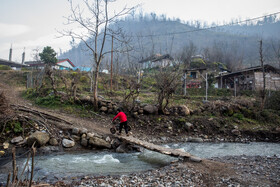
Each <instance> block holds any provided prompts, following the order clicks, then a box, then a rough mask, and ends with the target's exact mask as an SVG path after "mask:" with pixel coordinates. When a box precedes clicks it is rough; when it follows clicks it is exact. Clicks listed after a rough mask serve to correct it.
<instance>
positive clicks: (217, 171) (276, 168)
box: [54, 156, 280, 187]
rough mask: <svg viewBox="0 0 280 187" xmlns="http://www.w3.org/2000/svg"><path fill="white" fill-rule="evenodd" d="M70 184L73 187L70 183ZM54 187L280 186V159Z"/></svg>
mask: <svg viewBox="0 0 280 187" xmlns="http://www.w3.org/2000/svg"><path fill="white" fill-rule="evenodd" d="M69 182H70V183H69ZM54 185H55V186H67V185H68V186H79V187H87V186H275V187H276V186H279V185H280V157H277V156H272V157H261V156H253V157H249V156H236V157H232V156H227V157H222V158H212V159H210V160H204V161H203V162H202V163H190V162H177V163H173V164H171V165H168V166H165V167H163V168H160V169H155V170H150V171H146V172H141V173H132V174H126V175H106V176H85V177H82V178H81V179H79V178H75V179H74V178H73V179H72V181H69V180H68V181H63V180H62V181H60V182H57V183H55V184H54Z"/></svg>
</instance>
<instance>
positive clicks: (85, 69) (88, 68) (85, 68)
mask: <svg viewBox="0 0 280 187" xmlns="http://www.w3.org/2000/svg"><path fill="white" fill-rule="evenodd" d="M77 69H79V70H80V71H86V72H90V71H91V68H90V67H81V66H76V67H73V70H74V71H75V70H77Z"/></svg>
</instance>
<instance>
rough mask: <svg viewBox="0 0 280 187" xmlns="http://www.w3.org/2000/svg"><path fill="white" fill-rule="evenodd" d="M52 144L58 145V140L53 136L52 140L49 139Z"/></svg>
mask: <svg viewBox="0 0 280 187" xmlns="http://www.w3.org/2000/svg"><path fill="white" fill-rule="evenodd" d="M49 143H50V145H52V146H57V145H58V141H57V139H56V138H53V137H52V138H51V139H50V141H49Z"/></svg>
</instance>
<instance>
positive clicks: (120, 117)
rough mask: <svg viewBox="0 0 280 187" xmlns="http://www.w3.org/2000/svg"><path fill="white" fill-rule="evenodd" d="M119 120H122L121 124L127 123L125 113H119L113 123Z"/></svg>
mask: <svg viewBox="0 0 280 187" xmlns="http://www.w3.org/2000/svg"><path fill="white" fill-rule="evenodd" d="M117 118H119V119H120V121H121V123H122V122H126V121H127V117H126V115H125V113H123V112H119V113H118V114H117V115H116V116H115V117H114V118H113V121H114V120H115V119H117Z"/></svg>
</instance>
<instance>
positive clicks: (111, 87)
mask: <svg viewBox="0 0 280 187" xmlns="http://www.w3.org/2000/svg"><path fill="white" fill-rule="evenodd" d="M113 48H114V36H113V35H112V49H111V86H110V89H111V92H112V90H113Z"/></svg>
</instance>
